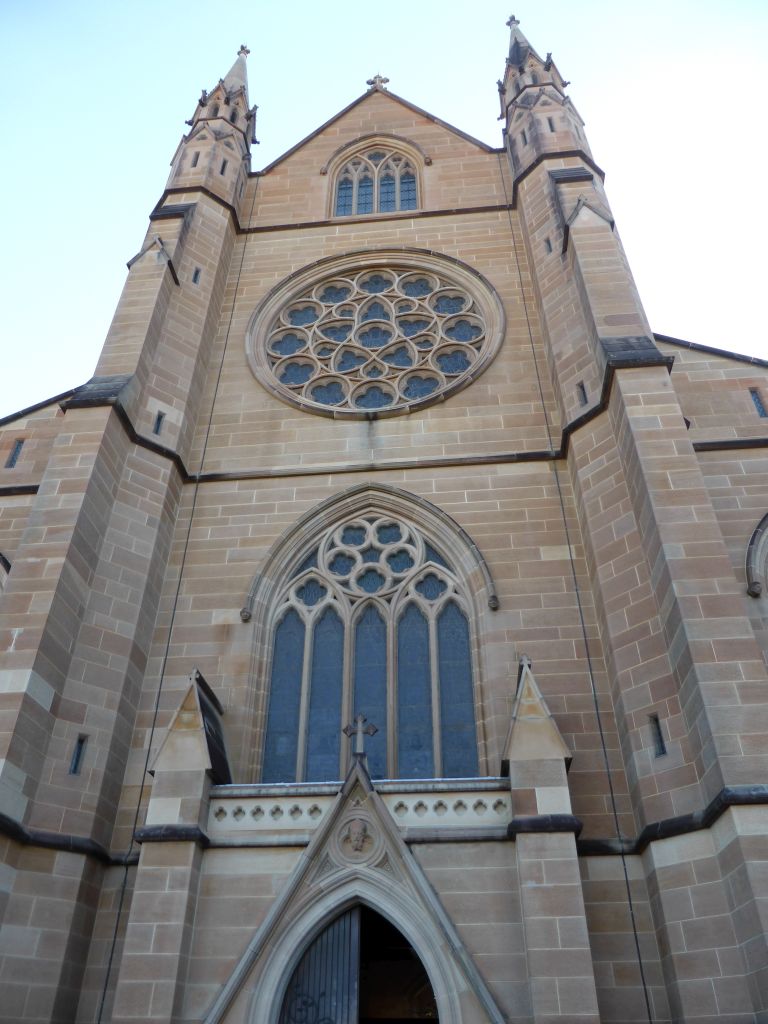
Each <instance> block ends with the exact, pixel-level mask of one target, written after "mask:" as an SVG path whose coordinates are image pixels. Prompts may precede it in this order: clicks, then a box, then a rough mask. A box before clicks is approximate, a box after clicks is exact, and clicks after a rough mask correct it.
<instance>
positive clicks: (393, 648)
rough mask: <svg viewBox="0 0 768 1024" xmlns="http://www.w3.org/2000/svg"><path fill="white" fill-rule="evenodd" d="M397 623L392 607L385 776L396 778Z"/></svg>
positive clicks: (390, 613) (389, 641)
mask: <svg viewBox="0 0 768 1024" xmlns="http://www.w3.org/2000/svg"><path fill="white" fill-rule="evenodd" d="M396 634H397V623H396V620H395V615H394V612H393V606H392V604H390V606H389V615H388V617H387V775H388V776H389V778H390V779H396V778H398V777H399V776H398V768H397V739H398V729H397V699H398V696H397V645H396V642H395V641H396ZM374 724H375V723H374Z"/></svg>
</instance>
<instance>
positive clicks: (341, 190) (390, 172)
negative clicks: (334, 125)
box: [333, 147, 418, 217]
mask: <svg viewBox="0 0 768 1024" xmlns="http://www.w3.org/2000/svg"><path fill="white" fill-rule="evenodd" d="M417 206H418V187H417V181H416V169H415V167H414V165H413V162H412V161H411V160H410V159H409V158H408V157H407V156H405V154H403V153H399V152H397V151H392V150H387V149H384V148H380V147H376V148H372V149H369V150H365V151H364V152H363V153H356V154H355V156H353V157H352V158H351V159H349V160H348V161H347V162H346V163H345V164H344V165H343V167H342V168H341V170H340V171H339V172H338V175H337V177H336V189H335V196H334V208H333V212H334V216H336V217H349V216H352V215H353V214H365V213H394V212H396V211H397V210H415V209H416V208H417Z"/></svg>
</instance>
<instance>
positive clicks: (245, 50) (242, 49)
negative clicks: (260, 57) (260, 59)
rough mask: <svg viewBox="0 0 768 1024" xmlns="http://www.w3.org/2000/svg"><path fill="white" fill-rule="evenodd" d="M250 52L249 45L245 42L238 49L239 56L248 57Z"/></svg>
mask: <svg viewBox="0 0 768 1024" xmlns="http://www.w3.org/2000/svg"><path fill="white" fill-rule="evenodd" d="M250 52H251V51H250V50H249V49H248V47H247V46H246V45H245V43H243V45H242V46H241V47H240V49H239V50H238V51H237V56H238V57H247V56H248V54H249V53H250Z"/></svg>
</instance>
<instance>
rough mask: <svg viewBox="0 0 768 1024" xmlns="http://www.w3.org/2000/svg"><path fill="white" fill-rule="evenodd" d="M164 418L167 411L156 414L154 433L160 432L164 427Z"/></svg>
mask: <svg viewBox="0 0 768 1024" xmlns="http://www.w3.org/2000/svg"><path fill="white" fill-rule="evenodd" d="M164 419H165V413H164V412H158V413H157V415H156V416H155V422H154V425H153V427H152V433H153V434H159V433H160V431H161V430H162V429H163V420H164Z"/></svg>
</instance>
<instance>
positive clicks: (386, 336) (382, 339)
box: [358, 327, 392, 348]
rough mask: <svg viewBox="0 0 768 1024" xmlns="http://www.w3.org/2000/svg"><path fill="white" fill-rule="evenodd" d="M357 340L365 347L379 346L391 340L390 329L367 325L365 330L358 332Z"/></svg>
mask: <svg viewBox="0 0 768 1024" xmlns="http://www.w3.org/2000/svg"><path fill="white" fill-rule="evenodd" d="M358 340H359V342H360V344H361V345H363V346H364V347H365V348H381V346H382V345H386V344H387V342H388V341H391V340H392V331H385V330H384V329H383V328H382V327H369V328H368V330H367V331H361V332H360V334H359V335H358Z"/></svg>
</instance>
